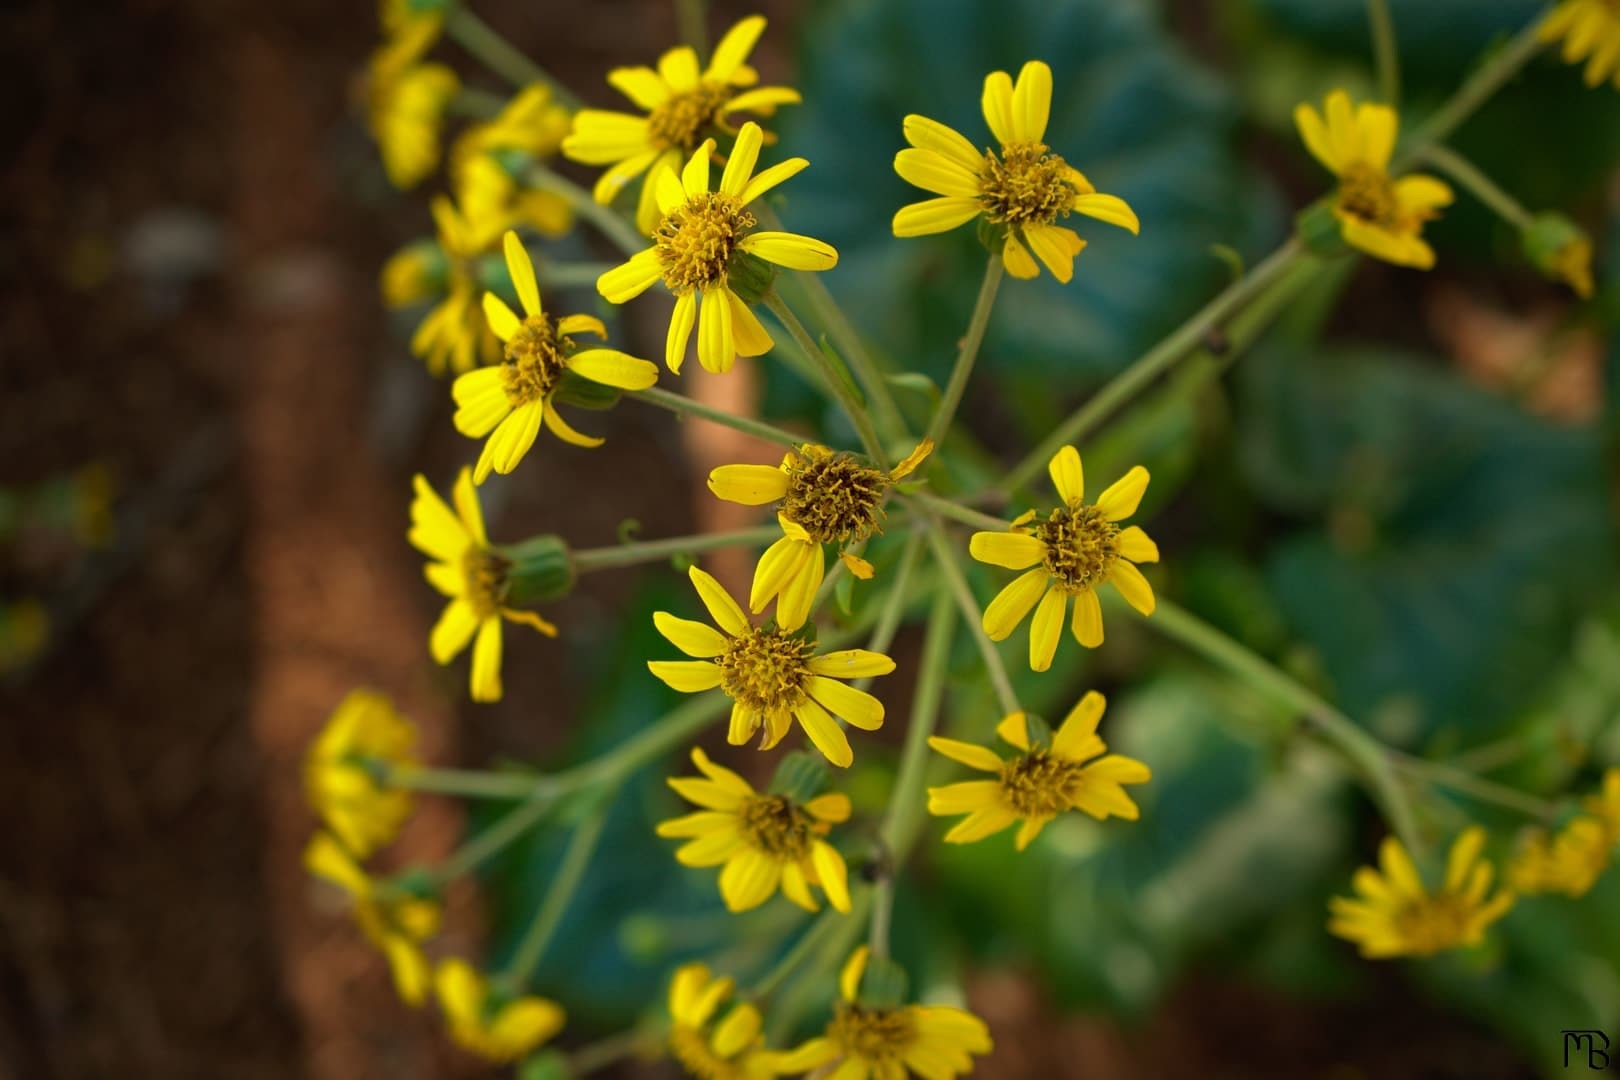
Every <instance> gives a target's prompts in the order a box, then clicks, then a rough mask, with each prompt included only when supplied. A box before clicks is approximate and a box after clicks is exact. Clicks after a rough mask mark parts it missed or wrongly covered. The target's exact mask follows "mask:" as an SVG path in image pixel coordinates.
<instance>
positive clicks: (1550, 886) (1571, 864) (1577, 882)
mask: <svg viewBox="0 0 1620 1080" xmlns="http://www.w3.org/2000/svg"><path fill="white" fill-rule="evenodd" d="M1581 807H1582V809H1583V810H1584V811H1585V813H1584V814H1582V815H1581V816H1579V817H1576V818H1573V819H1571V820H1570V821H1569V822H1567V823H1566V824H1565V825H1564V827H1563V828H1562V829H1560V830H1559V831H1558V832H1557V833H1555V834H1554V835H1552V836H1551V837H1549V836H1548V835H1547V832H1546V830H1544V829H1535V830H1532V831H1531V832H1530V834H1529V835H1528V837H1527V838H1526V840H1525V843H1524V845H1523V846H1522V847H1521V848H1520V850H1519V853H1518V855H1517V856H1516V857H1515V858H1514V860H1513V863H1512V864H1511V866H1510V867H1509V871H1508V872H1509V876H1510V877H1511V879H1512V881H1513V887H1514V888H1515V889H1517V890H1519V891H1520V892H1522V893H1561V894H1562V895H1564V896H1568V897H1570V898H1571V899H1577V898H1579V897H1582V896H1585V895H1586V894H1587V893H1588V892H1590V891H1591V889H1592V886H1593V885H1595V884H1597V880H1598V878H1600V877H1602V876H1603V872H1604V871H1605V870H1607V869H1608V868H1609V864H1610V863H1611V862H1612V861H1613V858H1614V848H1615V845H1616V844H1620V768H1615V769H1610V770H1608V772H1606V773H1604V775H1603V788H1602V790H1601V791H1600V792H1599V793H1598V794H1596V795H1589V796H1587V797H1586V798H1585V799H1583V800H1581Z"/></svg>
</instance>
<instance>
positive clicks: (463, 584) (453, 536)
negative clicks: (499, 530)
mask: <svg viewBox="0 0 1620 1080" xmlns="http://www.w3.org/2000/svg"><path fill="white" fill-rule="evenodd" d="M414 483H415V485H416V498H415V499H414V500H412V502H411V531H410V535H409V539H410V542H411V544H412V546H414V547H415V548H416V549H417V550H418V551H420V552H422V553H423V554H425V555H427V556H428V557H429V558H431V559H432V560H434V561H432V562H430V563H428V565H427V567H426V569H425V573H426V575H427V579H428V583H429V584H430V585H432V586H433V587H434V588H435V589H438V590H439V592H441V593H443V594H444V595H445V596H447V597H449V598H450V603H449V604H447V605H446V606H445V609H444V614H443V615H441V616H439V621H438V623H437V624H436V625H435V626H434V627H433V633H432V635H431V636H430V637H429V639H428V647H429V649H430V650H431V651H432V653H433V659H434V660H435V661H437V662H438V663H440V664H448V663H449V662H450V661H451V660H454V659H455V658H456V656H457V654H459V653H460V652H461V651H462V650H463V649H465V648H466V647H467V643H468V642H469V641H472V639H473V634H474V633H476V634H477V635H478V640H477V641H476V642H474V644H473V653H472V680H471V681H472V699H473V700H474V701H499V700H500V699H501V620H502V619H510V620H512V621H513V622H516V623H523V624H524V625H525V626H532V627H534V628H535V629H536V630H538V631H540V632H541V633H542V634H545V635H546V636H547V637H556V636H557V628H556V627H555V626H553V625H551V624H550V623H549V622H547V621H546V620H544V619H542V618H541V617H540V616H539V615H536V614H535V613H534V612H532V611H514V610H512V609H511V608H509V607H507V606H506V598H507V592H508V589H509V587H510V582H508V580H507V572H508V571H509V570H510V569H511V565H512V564H511V562H510V561H509V560H507V559H506V558H505V557H504V556H503V555H501V554H500V552H498V551H496V550H495V549H494V548H492V547H491V546H490V543H489V537H488V536H486V535H485V533H484V513H483V511H482V510H481V509H480V508H479V506H478V489H477V488H476V487H475V486H474V485H473V478H472V470H471V469H467V468H463V469H462V470H461V474H460V475H459V476H457V477H456V487H455V491H454V493H453V495H454V499H455V503H456V509H455V512H454V513H452V512H451V510H450V508H449V507H448V506H446V505H445V503H444V500H443V499H441V498H439V496H438V494H437V493H436V492H435V491H434V490H433V489H432V488H431V487H429V486H428V482H427V480H426V479H425V478H423V477H422V476H421V475H420V474H418V475H417V476H416V478H415V480H414Z"/></svg>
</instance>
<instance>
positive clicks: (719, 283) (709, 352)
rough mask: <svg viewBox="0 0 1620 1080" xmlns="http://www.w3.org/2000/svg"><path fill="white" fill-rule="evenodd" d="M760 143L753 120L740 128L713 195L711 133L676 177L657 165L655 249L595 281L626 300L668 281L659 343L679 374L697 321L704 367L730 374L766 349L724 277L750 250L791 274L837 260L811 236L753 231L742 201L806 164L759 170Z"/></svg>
mask: <svg viewBox="0 0 1620 1080" xmlns="http://www.w3.org/2000/svg"><path fill="white" fill-rule="evenodd" d="M763 139H764V135H763V134H762V133H761V131H760V129H759V125H758V124H756V123H753V122H752V121H750V122H748V123H746V124H744V125H743V129H742V131H741V132H740V133H739V134H738V135H737V144H736V145H735V146H734V147H733V148H732V151H731V158H730V159H729V160H728V161H727V162H726V168H725V172H724V173H722V174H721V176H720V187H719V190H718V191H710V190H709V157H710V155H711V154H713V152H714V140H713V139H710V140H709V141H707V142H705V143H704V144H703V145H702V146H700V147H698V148H697V151H696V152H695V153H693V154H692V157H691V159H690V160H689V161H687V163H686V168H685V169H684V170H682V172H681V174H680V176H679V177H677V176H676V175H675V170H674V169H673V168H670V167H668V166H661V167H660V168H659V170H658V172H657V173H656V174H655V175H654V176H652V177H651V178H650V181H649V182H650V183H651V184H652V185H653V189H654V193H655V195H654V197H655V198H656V200H657V203H658V212H659V213H660V214H662V215H663V217H662V219H661V220H660V221H659V222H658V223H657V227H656V228H655V229H654V230H653V236H652V240H653V246H652V247H650V248H648V249H647V250H646V251H642V252H639V253H637V254H636V255H634V256H632V257H631V258H630V260H629V261H628V262H625V263H622V264H620V265H619V266H616V267H614V268H613V269H612V270H609V271H608V272H607V273H605V274H603V275H602V276H601V277H600V278H598V279H597V281H596V289H597V291H598V292H600V293H601V294H602V295H603V296H605V297H606V298H607V299H608V301H609V302H610V303H614V304H622V303H625V302H626V301H628V300H631V299H633V298H634V297H637V296H640V295H641V294H642V293H644V292H646V291H647V289H648V288H649V287H651V286H652V284H653V282H655V281H657V280H659V279H660V278H662V279H663V282H664V287H665V288H667V289H668V290H669V291H670V292H671V293H673V294H674V295H675V313H674V314H673V315H672V316H671V317H670V321H669V335H668V337H667V338H666V339H665V347H664V362H665V363H667V364H668V365H669V370H671V371H674V372H679V371H680V370H681V362H682V361H683V360H685V359H686V343H687V341H688V339H690V338H691V336H692V328H693V326H694V325H695V326H696V327H697V335H698V361H699V363H701V364H702V365H703V366H704V368H705V369H707V370H709V371H729V370H731V365H732V364H733V363H734V362H735V361H736V359H737V357H738V356H761V355H763V354H765V353H766V352H769V351H770V348H771V346H772V345H773V344H774V342H772V341H771V335H769V334H767V333H766V332H765V328H764V327H763V326H761V325H760V323H759V320H758V319H757V318H755V317H754V313H753V312H752V311H751V310H749V307H748V305H747V304H745V303H744V302H743V301H742V300H741V299H740V298H739V297H738V296H737V294H736V293H734V292H732V291H731V286H730V284H729V283H728V280H727V279H728V277H729V275H730V273H731V268H732V263H733V261H735V260H736V259H738V258H739V257H740V256H743V255H752V256H755V257H756V258H759V259H763V260H764V261H765V262H768V263H775V264H776V265H778V266H785V267H787V268H788V269H790V270H830V269H831V268H832V267H834V266H836V265H838V252H836V251H834V250H833V249H832V247H831V246H830V245H828V244H825V243H823V242H822V241H820V240H816V239H814V238H813V237H809V236H800V235H799V234H797V233H789V232H769V231H767V232H755V231H753V230H754V226H755V225H756V224H758V222H757V221H756V219H755V218H754V215H753V214H750V213H749V212H748V209H747V207H748V204H749V203H751V202H753V201H754V200H755V199H757V198H759V197H760V196H761V195H763V194H765V193H766V192H767V191H769V190H771V189H772V188H774V187H775V186H776V185H777V184H780V183H781V182H782V181H784V180H786V179H787V178H788V177H790V176H792V175H794V174H795V173H797V172H798V171H799V170H800V169H803V168H804V167H805V166H806V165H808V164H810V163H809V162H808V161H806V160H805V159H804V158H789V159H788V160H786V161H784V162H782V163H781V164H779V165H772V166H771V167H770V168H768V169H766V170H765V171H764V172H762V173H759V174H758V175H757V176H756V175H755V174H754V164H755V162H756V161H758V160H759V148H760V145H761V143H762V142H763ZM700 295H701V296H702V298H703V304H702V311H701V312H700V311H699V308H698V297H699V296H700Z"/></svg>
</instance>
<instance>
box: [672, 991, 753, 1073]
mask: <svg viewBox="0 0 1620 1080" xmlns="http://www.w3.org/2000/svg"><path fill="white" fill-rule="evenodd" d="M733 989H734V984H733V982H732V980H731V979H729V978H715V977H714V976H713V975H711V974H710V972H709V969H708V967H707V966H706V965H704V964H687V965H685V966H684V967H682V968H680V969H679V970H678V971H676V972H675V978H674V980H673V981H672V982H671V983H670V984H669V1016H670V1021H671V1023H670V1026H669V1052H670V1055H671V1056H672V1057H674V1058H675V1060H676V1061H678V1062H680V1063H681V1067H682V1068H683V1069H685V1070H686V1074H687V1075H688V1076H694V1077H697V1078H699V1080H769V1078H770V1077H773V1076H777V1075H779V1074H778V1071H777V1070H776V1069H774V1068H771V1067H770V1065H769V1055H768V1054H767V1053H766V1052H765V1051H764V1050H763V1047H764V1043H765V1040H764V1036H763V1035H762V1034H761V1029H762V1028H763V1027H764V1024H763V1022H762V1020H761V1017H760V1015H759V1010H758V1009H757V1008H755V1007H754V1006H753V1005H751V1004H749V1003H747V1002H740V1003H738V1004H737V1005H734V1006H732V1008H731V1011H730V1012H728V1013H727V1014H726V1016H725V1019H723V1020H721V1021H720V1022H719V1023H718V1024H715V1025H714V1026H713V1030H712V1031H711V1030H710V1025H709V1021H710V1020H711V1019H712V1018H713V1017H714V1014H715V1011H716V1010H718V1009H719V1008H720V1006H721V1005H722V1004H724V1003H725V1001H726V999H727V998H729V997H730V996H731V992H732V990H733Z"/></svg>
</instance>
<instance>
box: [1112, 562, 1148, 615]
mask: <svg viewBox="0 0 1620 1080" xmlns="http://www.w3.org/2000/svg"><path fill="white" fill-rule="evenodd" d="M1108 581H1109V583H1110V584H1112V585H1113V586H1114V588H1116V589H1118V590H1119V595H1121V596H1123V597H1124V598H1125V602H1126V603H1128V604H1130V605H1131V607H1133V608H1135V609H1136V610H1137V611H1140V612H1141V613H1142V614H1143V615H1151V614H1153V608H1154V606H1155V604H1154V599H1153V586H1152V585H1149V584H1148V579H1147V578H1145V577H1143V576H1142V571H1140V570H1138V569H1137V568H1136V564H1135V563H1133V562H1129V561H1127V560H1125V559H1116V560H1115V561H1114V566H1113V569H1112V570H1110V571H1109V572H1108Z"/></svg>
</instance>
